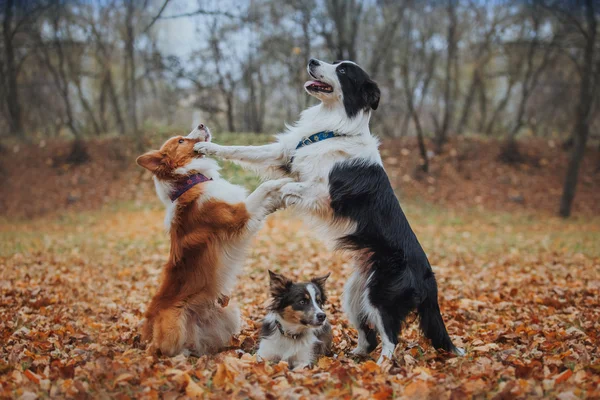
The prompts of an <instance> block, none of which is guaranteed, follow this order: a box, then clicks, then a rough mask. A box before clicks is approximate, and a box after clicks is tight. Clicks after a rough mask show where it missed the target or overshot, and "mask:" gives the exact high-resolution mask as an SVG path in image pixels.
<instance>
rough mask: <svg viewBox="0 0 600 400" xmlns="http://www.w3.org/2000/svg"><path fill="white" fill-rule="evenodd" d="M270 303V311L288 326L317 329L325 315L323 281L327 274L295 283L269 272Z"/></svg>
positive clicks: (325, 317) (325, 297)
mask: <svg viewBox="0 0 600 400" xmlns="http://www.w3.org/2000/svg"><path fill="white" fill-rule="evenodd" d="M269 278H270V289H271V296H272V302H271V306H270V309H271V311H273V312H275V313H277V314H278V315H279V316H280V318H281V319H282V320H283V321H285V322H287V323H289V324H290V325H302V326H306V327H319V326H321V325H323V324H324V323H325V320H326V319H327V315H326V314H325V312H324V311H323V308H322V307H323V304H325V301H326V300H327V295H326V294H325V281H326V280H327V278H329V274H327V275H325V276H321V277H318V278H313V279H312V280H311V281H310V282H303V283H295V282H292V280H291V279H289V278H287V277H285V276H283V275H281V274H277V273H275V272H272V271H269Z"/></svg>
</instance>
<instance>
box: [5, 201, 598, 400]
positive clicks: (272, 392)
mask: <svg viewBox="0 0 600 400" xmlns="http://www.w3.org/2000/svg"><path fill="white" fill-rule="evenodd" d="M406 209H407V213H408V215H409V216H411V220H412V223H413V225H414V226H415V229H416V231H417V234H418V235H419V237H420V238H421V239H422V242H423V245H424V247H425V248H426V249H427V250H428V253H429V256H430V259H431V262H432V264H433V265H434V269H435V271H436V274H437V277H438V282H439V287H440V302H441V307H442V311H443V315H444V318H445V320H446V322H447V325H448V329H449V331H450V333H451V336H452V337H453V338H454V340H455V343H456V344H458V345H460V346H462V347H464V348H466V350H467V355H466V356H465V357H462V358H457V357H453V356H448V355H442V354H437V353H436V352H435V351H434V350H432V348H431V347H430V345H429V344H428V343H427V342H426V341H425V340H423V338H422V336H421V335H420V333H419V332H418V330H417V326H416V324H415V323H414V319H415V318H414V317H411V318H410V321H409V324H408V326H407V327H406V328H405V329H404V331H403V333H402V335H401V341H400V345H399V346H398V350H397V352H396V359H395V360H394V362H392V363H388V364H386V365H384V366H383V367H382V368H380V367H379V366H377V365H376V364H375V363H374V360H375V359H376V357H377V353H378V351H379V350H376V351H375V352H374V353H373V358H372V359H368V360H357V359H353V358H352V357H351V356H350V354H349V352H350V350H351V349H352V347H353V346H354V345H355V343H356V332H355V331H354V330H353V329H351V328H350V327H349V326H348V322H347V320H346V318H345V317H344V315H343V314H342V313H341V309H340V308H341V306H340V297H341V293H342V287H343V283H344V281H345V280H346V278H347V277H348V276H349V274H350V272H351V266H350V264H349V263H348V260H346V259H344V258H343V257H342V256H339V255H336V254H332V253H330V252H329V251H328V250H327V249H325V248H324V246H323V244H322V241H320V240H317V239H316V238H315V237H314V235H313V234H312V233H311V231H309V230H307V229H306V228H305V227H304V226H303V224H302V222H301V221H300V220H299V219H298V218H296V217H295V216H294V215H293V214H291V213H290V212H289V211H286V212H283V213H282V212H280V213H278V214H276V215H274V216H272V217H270V219H269V220H268V221H267V224H266V226H265V227H264V229H263V230H262V231H261V232H260V234H259V236H258V237H257V238H256V241H255V244H254V245H253V246H252V252H251V254H250V257H249V258H248V261H247V263H246V266H245V269H244V274H243V275H242V276H241V278H240V280H239V284H238V290H237V291H236V293H235V296H234V300H235V301H236V302H238V303H239V304H240V306H241V308H242V312H243V318H244V329H243V331H242V333H241V334H240V335H239V336H238V337H237V338H236V339H235V340H234V342H233V343H232V344H231V349H229V350H227V351H225V352H223V353H221V354H219V355H217V356H213V357H201V358H194V357H191V358H185V357H183V356H180V357H176V358H155V357H151V356H148V355H147V354H146V352H145V351H144V350H143V348H142V346H141V344H140V343H139V336H138V331H139V329H138V326H139V323H140V320H141V317H142V310H143V308H144V306H145V305H146V304H147V302H148V301H149V299H150V297H151V295H152V294H153V293H154V291H155V290H156V287H157V284H158V279H159V273H160V270H161V267H162V265H163V263H164V261H165V259H166V256H167V253H168V242H167V238H166V235H165V234H164V232H163V230H162V227H161V223H162V211H161V210H159V209H157V208H155V207H148V206H146V205H138V206H136V205H132V204H128V205H120V206H119V207H116V206H115V207H113V208H105V209H103V210H101V211H98V212H88V213H82V214H66V215H64V216H62V217H61V218H58V219H57V218H47V219H37V220H33V221H28V222H19V223H14V224H11V225H10V226H9V225H2V228H1V229H0V235H1V237H2V241H3V246H2V247H0V254H1V256H0V270H1V271H2V277H1V280H0V341H1V342H2V348H1V349H0V384H1V389H0V396H1V397H22V398H26V399H29V398H34V397H36V396H40V397H45V396H51V397H93V398H97V397H102V396H104V397H113V396H122V397H129V396H136V397H137V396H140V397H147V398H177V397H180V396H186V395H187V396H190V397H193V396H204V397H207V398H224V397H236V398H257V399H260V398H274V397H279V396H281V397H284V398H306V399H309V398H311V399H312V398H319V397H322V398H334V397H339V398H350V397H354V398H377V399H385V398H391V397H392V396H404V397H406V398H436V399H437V398H442V399H443V398H454V399H461V398H465V397H467V396H478V397H484V398H485V397H487V398H497V399H509V398H511V399H512V398H518V397H522V398H525V397H528V398H530V397H549V398H560V399H563V400H565V399H574V398H584V397H588V398H594V397H595V398H598V397H600V387H599V385H600V350H599V349H598V344H599V341H600V333H599V332H600V248H599V246H598V244H599V243H600V228H599V226H600V220H599V219H598V218H591V219H587V220H585V221H584V220H580V221H574V222H564V221H562V220H559V219H553V218H536V217H534V216H526V215H518V216H511V215H506V214H499V215H489V214H483V213H478V212H474V213H470V214H468V215H466V214H461V213H457V212H447V211H442V210H441V209H438V208H436V207H431V206H426V205H424V204H423V203H421V204H419V205H417V204H413V203H409V204H407V205H406ZM267 268H272V269H274V270H277V271H280V272H284V273H286V274H289V275H292V276H295V277H297V278H299V279H306V278H308V277H310V276H313V275H315V274H323V273H325V272H328V271H331V272H332V277H331V278H330V280H329V282H328V285H329V291H330V299H331V302H330V304H329V305H328V306H327V308H326V311H327V312H328V314H329V318H330V319H331V321H332V324H333V326H334V336H335V338H334V350H335V353H336V355H335V357H333V358H322V359H320V360H319V362H318V364H317V365H316V366H315V367H314V368H313V369H312V370H306V371H299V372H296V371H294V372H292V371H289V370H288V368H287V366H286V365H285V364H283V363H281V364H266V363H263V362H258V361H257V360H256V358H255V356H254V352H255V348H256V345H257V340H258V339H257V333H258V330H259V325H258V324H259V321H260V319H261V317H262V316H263V315H264V312H265V305H266V302H267V281H268V278H267V273H266V270H267Z"/></svg>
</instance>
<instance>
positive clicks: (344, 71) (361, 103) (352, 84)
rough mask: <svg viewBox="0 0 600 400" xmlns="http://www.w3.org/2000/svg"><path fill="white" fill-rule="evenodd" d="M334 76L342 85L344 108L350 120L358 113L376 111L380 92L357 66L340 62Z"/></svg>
mask: <svg viewBox="0 0 600 400" xmlns="http://www.w3.org/2000/svg"><path fill="white" fill-rule="evenodd" d="M336 74H337V77H338V80H339V81H340V84H341V85H342V93H343V95H344V108H345V109H346V114H348V117H350V118H352V117H354V116H355V115H356V114H358V113H359V112H360V111H363V110H369V109H370V108H372V109H373V110H377V107H378V106H379V98H380V96H381V92H380V91H379V87H378V86H377V84H376V83H375V82H374V81H372V80H371V78H369V75H368V74H367V73H366V72H365V71H363V70H362V68H360V67H359V66H358V65H356V64H353V63H348V62H342V63H340V64H339V65H338V66H337V67H336Z"/></svg>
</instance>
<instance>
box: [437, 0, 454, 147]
mask: <svg viewBox="0 0 600 400" xmlns="http://www.w3.org/2000/svg"><path fill="white" fill-rule="evenodd" d="M455 2H456V0H448V6H447V11H448V17H449V18H448V19H449V24H448V38H447V42H448V53H447V60H446V78H445V79H446V80H445V82H444V116H443V119H442V124H441V126H440V127H439V130H437V132H436V136H435V145H436V152H437V153H441V152H442V150H443V147H444V144H445V143H446V141H447V136H448V130H449V129H450V126H451V125H452V117H453V114H454V99H452V98H451V97H452V80H453V79H452V77H453V76H452V66H453V65H454V59H455V57H456V24H457V23H456V4H455Z"/></svg>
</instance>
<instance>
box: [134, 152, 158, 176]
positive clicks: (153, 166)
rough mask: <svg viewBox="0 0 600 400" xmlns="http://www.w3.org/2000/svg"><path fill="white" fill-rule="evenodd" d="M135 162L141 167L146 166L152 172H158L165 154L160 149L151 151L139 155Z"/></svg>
mask: <svg viewBox="0 0 600 400" xmlns="http://www.w3.org/2000/svg"><path fill="white" fill-rule="evenodd" d="M135 162H136V163H137V165H139V166H140V167H144V168H146V169H147V170H149V171H151V172H156V170H157V169H158V167H160V166H161V165H162V163H163V156H162V154H161V153H160V151H158V150H155V151H149V152H148V153H146V154H142V155H141V156H139V157H138V158H137V160H135Z"/></svg>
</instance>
